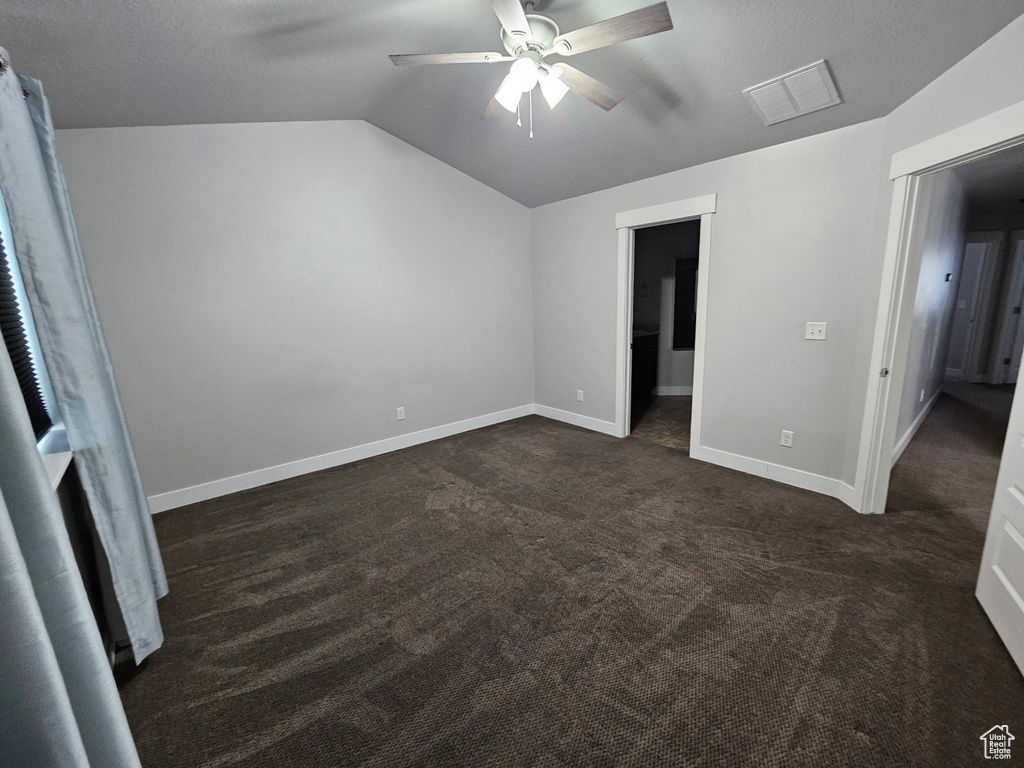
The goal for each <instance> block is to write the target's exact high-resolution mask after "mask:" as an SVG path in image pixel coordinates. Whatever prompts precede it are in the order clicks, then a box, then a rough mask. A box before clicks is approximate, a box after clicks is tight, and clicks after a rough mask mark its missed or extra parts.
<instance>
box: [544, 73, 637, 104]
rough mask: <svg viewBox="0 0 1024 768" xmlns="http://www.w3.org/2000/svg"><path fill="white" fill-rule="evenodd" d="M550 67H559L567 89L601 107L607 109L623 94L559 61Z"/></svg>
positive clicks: (622, 97) (620, 98)
mask: <svg viewBox="0 0 1024 768" xmlns="http://www.w3.org/2000/svg"><path fill="white" fill-rule="evenodd" d="M552 69H561V70H562V75H561V77H560V78H559V79H560V80H561V81H562V82H563V83H565V85H566V86H568V88H569V90H570V91H572V92H573V93H578V94H579V95H580V96H582V97H583V98H584V99H586V100H587V101H591V102H593V103H594V104H597V106H599V107H600V108H601V109H603V110H605V111H608V110H610V109H611V108H612V107H614V106H615V105H616V104H618V103H619V102H620V101H622V100H623V99H624V98H626V97H625V96H623V95H622V94H621V93H619V92H618V91H616V90H615V89H614V88H612V87H611V86H608V85H605V84H604V83H602V82H601V81H600V80H595V79H594V78H592V77H591V76H590V75H587V74H584V73H583V72H580V71H579V70H578V69H576V68H575V67H570V66H569V65H568V64H564V63H562V62H559V63H558V64H555V66H554V67H552Z"/></svg>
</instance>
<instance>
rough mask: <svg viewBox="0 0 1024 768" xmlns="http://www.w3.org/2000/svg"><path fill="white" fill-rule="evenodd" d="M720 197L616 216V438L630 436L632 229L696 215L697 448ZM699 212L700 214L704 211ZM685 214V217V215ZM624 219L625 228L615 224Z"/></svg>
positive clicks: (693, 433)
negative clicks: (714, 230)
mask: <svg viewBox="0 0 1024 768" xmlns="http://www.w3.org/2000/svg"><path fill="white" fill-rule="evenodd" d="M717 201H718V195H716V194H711V195H704V196H703V197H694V198H690V199H688V200H679V201H676V202H674V203H666V204H664V205H655V206H652V207H650V208H639V209H637V210H633V211H625V212H621V213H617V214H616V215H615V221H616V225H617V227H618V233H619V235H618V240H619V252H618V263H617V294H616V319H615V426H616V436H617V437H626V436H627V435H628V434H629V416H630V414H629V401H630V391H629V390H630V368H631V365H630V362H631V359H632V350H631V346H632V340H633V338H632V337H633V330H632V327H631V325H632V323H631V321H632V318H633V269H634V258H633V255H634V254H633V251H634V245H635V237H634V230H635V229H636V228H643V227H647V226H655V225H656V224H667V223H672V222H673V221H676V220H682V219H666V218H665V217H666V216H669V215H673V216H675V215H681V214H688V218H690V219H693V218H696V217H697V216H700V240H699V243H698V254H697V257H698V261H697V265H698V269H697V305H696V312H697V328H696V334H695V338H694V349H693V391H692V396H693V410H692V412H691V415H690V447H691V449H692V448H693V447H694V446H697V447H699V446H700V440H701V411H702V402H703V400H702V397H703V384H704V346H705V340H706V338H707V317H706V316H707V303H708V279H709V275H710V273H711V259H710V257H711V222H712V219H713V218H714V211H715V208H716V207H717V204H718V203H717ZM702 211H703V213H702ZM685 218H687V216H684V219H685ZM620 222H625V223H627V224H628V226H625V227H623V226H618V225H619V224H620Z"/></svg>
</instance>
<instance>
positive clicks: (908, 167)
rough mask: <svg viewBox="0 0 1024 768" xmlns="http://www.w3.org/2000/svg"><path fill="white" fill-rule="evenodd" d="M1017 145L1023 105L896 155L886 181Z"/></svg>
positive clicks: (1022, 138)
mask: <svg viewBox="0 0 1024 768" xmlns="http://www.w3.org/2000/svg"><path fill="white" fill-rule="evenodd" d="M1020 144H1024V101H1021V102H1018V103H1016V104H1014V105H1012V106H1009V107H1006V108H1004V109H1000V110H998V111H996V112H993V113H992V114H990V115H985V117H981V118H978V119H977V120H973V121H971V122H969V123H967V124H966V125H961V126H960V127H959V128H954V129H953V130H951V131H947V132H946V133H943V134H940V135H939V136H936V137H935V138H932V139H928V140H927V141H922V142H921V143H920V144H916V145H914V146H913V147H908V148H907V149H904V150H902V151H901V152H897V153H896V154H894V155H893V156H892V164H891V166H890V167H889V178H890V179H897V178H899V177H900V176H907V175H909V174H911V173H930V172H932V171H938V170H942V169H943V168H949V167H952V166H954V165H960V164H961V163H966V162H970V161H971V160H977V159H978V158H980V157H986V156H987V155H991V154H993V153H995V152H999V151H1000V150H1003V149H1009V148H1010V147H1015V146H1018V145H1020Z"/></svg>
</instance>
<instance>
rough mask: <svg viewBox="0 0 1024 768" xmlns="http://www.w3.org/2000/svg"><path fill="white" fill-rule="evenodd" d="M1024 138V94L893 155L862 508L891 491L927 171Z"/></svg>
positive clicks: (861, 465) (874, 509)
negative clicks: (923, 180) (923, 179)
mask: <svg viewBox="0 0 1024 768" xmlns="http://www.w3.org/2000/svg"><path fill="white" fill-rule="evenodd" d="M1022 144H1024V101H1022V102H1019V103H1017V104H1014V105H1013V106H1010V107H1006V108H1005V109H1001V110H999V111H998V112H993V113H992V114H990V115H987V116H985V117H983V118H980V119H978V120H975V121H973V122H970V123H967V124H966V125H963V126H960V127H959V128H955V129H953V130H952V131H949V132H947V133H944V134H941V135H939V136H936V137H935V138H932V139H929V140H928V141H924V142H922V143H920V144H917V145H915V146H913V147H910V148H908V149H905V150H903V151H901V152H897V153H896V154H894V155H893V156H892V165H891V166H890V170H889V178H890V179H891V180H892V182H893V195H892V205H891V208H890V212H889V233H888V236H887V238H886V245H885V260H884V262H883V265H882V284H881V291H880V295H879V303H878V316H877V318H876V321H875V337H874V343H873V345H872V349H871V368H870V371H869V374H868V386H867V398H866V400H865V405H864V420H863V423H862V428H861V441H860V451H859V454H858V457H857V480H856V487H857V488H858V489H860V491H861V496H860V509H859V511H860V512H865V513H881V512H884V511H885V501H886V497H887V496H888V494H889V473H890V471H891V469H892V466H891V465H892V451H893V446H894V445H895V440H896V422H897V420H898V418H899V405H900V395H901V394H902V391H903V373H904V369H905V367H906V360H907V351H908V345H909V342H910V329H911V320H912V316H913V309H914V298H915V296H916V293H917V280H916V279H909V280H908V277H911V278H913V277H914V276H916V274H917V272H918V269H919V268H920V263H914V264H911V263H910V261H911V259H910V258H909V254H910V253H911V252H912V250H913V249H912V245H913V244H914V243H915V242H917V241H918V239H919V238H921V237H923V236H924V233H923V232H918V231H914V213H915V210H916V207H917V204H918V191H919V181H920V179H921V177H922V176H925V175H927V174H930V173H936V172H938V171H943V170H946V169H947V168H953V167H955V166H957V165H961V164H963V163H968V162H970V161H972V160H977V159H979V158H982V157H986V156H988V155H991V154H994V153H996V152H999V151H1000V150H1003V149H1009V148H1010V147H1016V146H1019V145H1022Z"/></svg>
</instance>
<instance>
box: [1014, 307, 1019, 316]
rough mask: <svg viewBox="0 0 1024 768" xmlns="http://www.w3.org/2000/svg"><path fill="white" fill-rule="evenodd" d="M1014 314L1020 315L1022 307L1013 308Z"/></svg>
mask: <svg viewBox="0 0 1024 768" xmlns="http://www.w3.org/2000/svg"><path fill="white" fill-rule="evenodd" d="M1013 314H1015V315H1019V314H1020V307H1014V308H1013Z"/></svg>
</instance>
